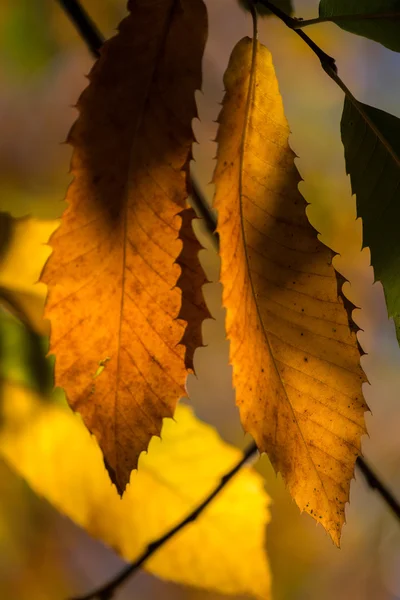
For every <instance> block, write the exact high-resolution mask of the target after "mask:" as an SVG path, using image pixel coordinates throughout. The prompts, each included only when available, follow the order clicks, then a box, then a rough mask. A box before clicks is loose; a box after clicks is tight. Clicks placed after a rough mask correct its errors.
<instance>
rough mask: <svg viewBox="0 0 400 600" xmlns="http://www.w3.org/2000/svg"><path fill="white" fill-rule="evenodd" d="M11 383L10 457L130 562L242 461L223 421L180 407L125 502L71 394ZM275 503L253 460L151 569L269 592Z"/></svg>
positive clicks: (191, 580)
mask: <svg viewBox="0 0 400 600" xmlns="http://www.w3.org/2000/svg"><path fill="white" fill-rule="evenodd" d="M5 386H6V388H5V389H6V394H5V405H4V408H5V421H4V424H3V427H2V429H1V431H0V456H1V457H3V458H4V459H5V460H6V461H7V462H8V463H9V464H10V465H11V466H12V467H13V469H15V470H16V471H17V472H18V473H20V474H21V475H22V476H23V477H24V478H25V479H26V481H27V482H28V483H29V485H30V486H31V487H32V489H33V490H35V492H36V493H37V494H39V495H41V496H43V497H44V498H46V500H48V502H50V503H51V504H52V505H53V506H55V507H56V508H57V509H58V510H60V511H61V512H62V513H63V514H65V515H67V516H68V517H69V518H71V519H73V520H74V521H75V522H76V523H78V524H79V525H80V526H82V527H84V528H85V530H86V531H88V532H89V533H90V534H91V535H92V536H94V537H96V538H98V539H101V540H102V541H103V542H105V543H106V544H108V545H109V546H111V547H112V548H114V549H115V550H116V551H117V552H118V553H119V554H121V555H122V556H123V557H124V558H125V559H126V560H129V561H131V560H135V559H136V558H137V556H138V555H139V554H140V553H141V552H143V550H144V548H145V547H146V546H147V545H148V544H149V543H151V542H153V541H154V540H155V539H157V538H158V537H160V536H161V535H163V534H165V533H166V531H168V530H169V529H170V528H171V527H172V526H174V525H175V524H176V523H179V522H180V521H181V520H182V519H183V518H184V517H185V516H186V515H187V514H188V513H189V512H190V511H191V510H193V509H194V508H195V507H196V506H198V504H199V503H200V502H201V501H202V500H203V499H204V498H205V497H206V496H207V495H208V494H209V493H210V492H211V490H212V489H213V488H214V487H215V485H217V483H218V482H219V481H220V478H221V476H222V475H224V474H225V473H226V472H227V471H228V470H229V469H230V468H231V467H232V466H233V465H234V464H235V463H236V461H237V460H239V459H240V455H241V454H240V451H239V450H238V449H237V448H233V447H232V446H230V445H228V444H226V443H225V442H224V441H223V440H222V439H221V438H220V437H219V435H218V434H217V432H216V431H215V429H214V428H213V427H210V426H209V425H207V424H206V423H202V422H201V421H199V420H198V419H197V418H196V417H195V415H194V414H193V412H192V410H191V409H190V408H189V407H187V406H184V405H178V407H177V410H176V413H175V417H176V420H175V419H174V420H172V419H165V420H164V423H163V429H162V440H160V439H157V438H153V439H152V440H151V442H150V445H149V452H148V453H147V454H145V455H142V456H141V458H140V469H139V471H138V472H134V473H133V474H132V478H131V484H130V485H129V487H128V489H127V490H126V493H125V494H124V497H123V498H122V500H121V499H120V498H119V497H118V494H117V492H116V490H115V488H114V487H113V486H112V485H111V484H110V482H109V479H108V477H107V474H106V472H105V469H104V465H103V460H102V455H101V452H100V450H99V447H98V445H97V444H96V441H95V440H94V438H93V436H90V435H89V433H88V432H87V431H86V429H85V428H84V426H83V425H82V422H81V419H80V418H79V417H78V416H77V415H74V414H73V413H72V411H71V410H70V409H69V408H68V407H67V406H65V405H63V404H61V402H54V403H53V404H49V403H43V402H41V400H40V397H39V396H37V395H36V394H34V393H33V392H32V391H31V390H29V389H28V388H23V387H21V386H18V385H15V384H12V383H10V382H6V384H5ZM71 440H73V443H71ZM66 449H68V450H66ZM83 457H84V459H83ZM269 502H270V501H269V498H268V496H267V494H266V492H265V489H264V485H263V479H262V477H261V476H260V475H259V474H258V473H256V472H255V471H254V469H252V468H251V467H244V468H243V469H241V471H240V473H238V474H237V475H236V476H235V477H234V478H233V479H232V481H231V482H230V483H229V484H228V485H227V486H226V488H225V489H224V490H223V491H222V492H221V493H220V494H219V495H218V496H217V497H216V498H215V499H214V501H213V502H212V503H211V504H210V506H209V507H208V508H207V509H206V510H205V511H204V513H203V514H202V515H200V516H199V517H198V519H196V521H195V522H194V523H191V524H190V525H188V526H187V527H185V528H184V529H183V530H182V531H180V532H179V533H178V534H177V535H175V536H174V537H173V538H172V539H170V540H169V541H168V543H167V544H165V545H164V546H163V547H162V548H159V550H158V551H157V552H156V553H155V554H154V556H152V557H151V559H149V560H148V561H146V563H145V565H144V568H145V569H146V570H148V571H149V572H150V573H153V574H154V575H156V576H158V577H161V578H163V579H167V580H171V581H175V582H177V583H180V584H185V585H192V586H197V587H199V588H203V589H208V590H216V591H219V592H221V593H225V594H251V595H252V596H255V597H257V598H260V599H262V600H267V599H268V598H270V597H271V595H270V588H271V577H270V570H269V564H268V559H267V555H266V535H265V534H266V525H267V523H268V522H269V519H270V513H269V508H268V506H269Z"/></svg>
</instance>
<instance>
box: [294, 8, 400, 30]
mask: <svg viewBox="0 0 400 600" xmlns="http://www.w3.org/2000/svg"><path fill="white" fill-rule="evenodd" d="M379 19H400V11H399V10H394V11H391V12H384V13H361V14H352V15H331V16H330V17H317V18H316V19H294V21H295V24H294V25H293V29H302V28H303V27H308V26H309V25H318V24H319V23H329V22H331V23H339V22H342V21H365V20H379Z"/></svg>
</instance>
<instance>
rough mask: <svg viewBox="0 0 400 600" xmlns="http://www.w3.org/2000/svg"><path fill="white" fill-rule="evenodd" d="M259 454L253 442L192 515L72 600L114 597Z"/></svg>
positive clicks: (101, 599)
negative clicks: (103, 583)
mask: <svg viewBox="0 0 400 600" xmlns="http://www.w3.org/2000/svg"><path fill="white" fill-rule="evenodd" d="M256 453H258V449H257V446H256V444H255V443H254V442H253V443H252V444H250V446H249V447H248V448H247V450H246V451H245V452H244V453H243V456H242V458H241V459H240V460H239V461H238V462H237V463H236V465H235V466H234V467H233V468H232V469H231V470H230V471H229V472H228V473H226V474H225V475H224V476H223V477H222V478H221V480H220V482H219V484H218V485H217V486H216V487H215V488H214V490H213V491H212V492H211V493H210V494H209V495H208V496H207V498H205V500H203V502H201V503H200V504H199V505H198V506H197V507H196V508H195V509H194V510H193V511H192V512H191V513H189V514H188V515H187V517H186V518H185V519H183V520H182V521H180V522H179V523H178V524H177V525H175V526H174V527H172V528H171V529H170V530H169V531H168V532H167V533H166V534H164V535H163V536H161V537H160V538H158V539H157V540H155V541H154V542H151V543H150V544H149V545H148V546H147V548H146V549H145V550H144V551H143V553H142V554H141V555H140V556H139V557H138V558H137V559H136V560H135V561H134V562H133V563H131V564H129V565H127V566H126V567H125V568H124V569H122V571H120V572H119V573H118V574H117V575H116V576H115V577H114V578H113V579H111V580H109V581H108V582H107V583H106V584H105V585H103V586H101V587H99V588H97V589H96V590H94V591H92V592H90V593H89V594H86V595H85V596H79V597H76V598H72V599H71V600H95V599H96V598H97V599H98V600H109V599H110V598H112V597H113V594H114V592H115V591H116V590H117V588H118V587H119V586H120V585H121V584H122V583H124V581H125V580H126V579H127V578H128V577H130V576H131V575H132V574H133V573H135V571H137V570H138V569H139V568H140V567H141V566H142V565H143V563H144V562H145V561H146V560H147V559H148V558H150V556H152V554H154V552H156V551H157V550H158V549H159V548H160V547H161V546H163V545H164V544H165V543H166V542H168V540H170V539H171V538H172V537H173V536H174V535H175V534H176V533H178V531H180V530H181V529H183V528H184V527H186V525H189V523H192V522H193V521H195V520H196V519H197V517H199V516H200V514H201V513H202V512H203V511H204V509H205V508H207V506H208V505H209V504H210V503H211V502H212V501H213V500H214V498H215V497H216V496H217V495H218V494H219V493H220V492H221V490H222V489H223V488H224V487H225V486H226V484H227V483H229V481H230V480H231V479H232V477H233V476H234V475H236V473H237V472H238V471H240V469H241V468H242V467H243V465H244V464H245V463H246V462H247V461H248V460H249V459H250V458H252V457H253V456H255V455H256Z"/></svg>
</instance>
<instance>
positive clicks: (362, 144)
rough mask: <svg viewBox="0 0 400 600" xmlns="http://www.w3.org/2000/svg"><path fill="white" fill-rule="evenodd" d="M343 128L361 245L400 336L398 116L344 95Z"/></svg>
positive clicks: (399, 165)
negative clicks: (380, 286) (381, 288)
mask: <svg viewBox="0 0 400 600" xmlns="http://www.w3.org/2000/svg"><path fill="white" fill-rule="evenodd" d="M341 132H342V141H343V145H344V150H345V159H346V170H347V172H348V173H349V174H350V179H351V186H352V191H353V193H354V194H356V198H357V215H358V216H359V217H361V218H362V227H363V246H364V247H365V246H368V247H369V248H370V250H371V263H372V266H373V267H374V273H375V278H376V279H377V280H379V281H381V282H382V285H383V288H384V291H385V298H386V304H387V308H388V314H389V317H393V318H394V322H395V325H396V333H397V339H398V340H399V342H400V240H399V227H398V225H399V220H400V204H399V199H400V119H398V118H397V117H395V116H393V115H390V114H389V113H386V112H384V111H383V110H379V109H378V108H374V107H372V106H368V105H367V104H363V103H362V102H355V103H354V104H353V103H352V102H350V100H348V99H347V98H346V100H345V103H344V110H343V116H342V122H341Z"/></svg>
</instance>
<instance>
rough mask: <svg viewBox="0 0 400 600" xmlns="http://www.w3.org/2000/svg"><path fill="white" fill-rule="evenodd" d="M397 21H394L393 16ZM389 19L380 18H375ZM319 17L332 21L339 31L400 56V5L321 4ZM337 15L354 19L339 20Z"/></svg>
mask: <svg viewBox="0 0 400 600" xmlns="http://www.w3.org/2000/svg"><path fill="white" fill-rule="evenodd" d="M395 13H396V14H397V18H393V16H394V14H395ZM364 14H371V15H372V14H376V15H377V18H371V19H365V18H357V15H358V16H359V15H364ZM387 14H388V15H390V16H388V17H384V16H382V17H379V18H378V15H387ZM319 15H320V17H332V20H334V21H335V23H336V24H337V25H339V27H341V28H342V29H345V30H346V31H350V32H351V33H355V34H357V35H362V36H364V37H367V38H369V39H371V40H374V41H375V42H379V43H380V44H383V46H386V48H390V50H395V51H396V52H400V20H399V18H400V1H399V0H363V1H361V2H360V1H359V0H321V2H320V4H319ZM340 15H349V16H351V15H354V18H349V19H343V20H342V19H338V20H335V19H334V17H338V16H340Z"/></svg>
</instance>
